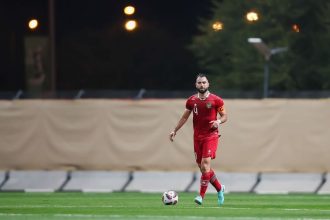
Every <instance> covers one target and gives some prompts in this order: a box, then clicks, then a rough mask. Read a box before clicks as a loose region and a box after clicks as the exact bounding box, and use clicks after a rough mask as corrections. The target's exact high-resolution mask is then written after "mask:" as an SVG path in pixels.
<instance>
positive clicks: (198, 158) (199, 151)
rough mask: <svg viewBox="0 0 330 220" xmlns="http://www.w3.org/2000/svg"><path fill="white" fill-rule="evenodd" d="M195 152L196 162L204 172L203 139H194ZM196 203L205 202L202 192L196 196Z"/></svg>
mask: <svg viewBox="0 0 330 220" xmlns="http://www.w3.org/2000/svg"><path fill="white" fill-rule="evenodd" d="M194 153H195V159H196V163H197V165H198V167H199V169H200V171H201V172H202V166H201V163H202V155H203V152H202V145H201V141H200V140H197V139H194ZM200 182H201V183H202V177H201V181H200ZM194 201H195V203H197V204H198V205H201V204H202V203H203V197H202V196H201V194H199V195H198V196H196V197H195V200H194Z"/></svg>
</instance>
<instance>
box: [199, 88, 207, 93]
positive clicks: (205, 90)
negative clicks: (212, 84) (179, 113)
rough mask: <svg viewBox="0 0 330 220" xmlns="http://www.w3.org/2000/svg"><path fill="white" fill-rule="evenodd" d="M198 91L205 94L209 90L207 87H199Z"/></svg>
mask: <svg viewBox="0 0 330 220" xmlns="http://www.w3.org/2000/svg"><path fill="white" fill-rule="evenodd" d="M197 91H198V92H199V93H200V94H204V93H206V92H207V91H208V89H207V88H197Z"/></svg>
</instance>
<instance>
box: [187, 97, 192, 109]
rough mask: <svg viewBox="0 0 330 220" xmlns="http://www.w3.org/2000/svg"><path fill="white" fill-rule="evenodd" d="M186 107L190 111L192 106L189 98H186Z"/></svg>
mask: <svg viewBox="0 0 330 220" xmlns="http://www.w3.org/2000/svg"><path fill="white" fill-rule="evenodd" d="M186 109H188V110H190V111H192V109H193V106H192V103H191V100H190V99H188V100H187V101H186Z"/></svg>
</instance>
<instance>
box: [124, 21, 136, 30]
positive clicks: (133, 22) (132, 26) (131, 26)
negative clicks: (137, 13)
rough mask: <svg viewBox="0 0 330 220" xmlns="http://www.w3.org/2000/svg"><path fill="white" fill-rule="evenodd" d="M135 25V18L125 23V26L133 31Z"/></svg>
mask: <svg viewBox="0 0 330 220" xmlns="http://www.w3.org/2000/svg"><path fill="white" fill-rule="evenodd" d="M136 27H137V22H136V21H135V20H129V21H127V22H126V23H125V28H126V30H128V31H133V30H134V29H135V28H136Z"/></svg>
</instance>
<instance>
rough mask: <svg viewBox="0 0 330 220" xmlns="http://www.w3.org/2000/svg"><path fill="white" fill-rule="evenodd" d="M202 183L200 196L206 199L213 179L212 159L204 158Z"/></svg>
mask: <svg viewBox="0 0 330 220" xmlns="http://www.w3.org/2000/svg"><path fill="white" fill-rule="evenodd" d="M200 170H201V173H202V175H201V182H200V189H199V195H200V196H201V197H202V198H204V196H205V193H206V190H207V187H208V185H209V182H210V179H211V172H210V170H211V157H207V158H202V160H201V165H200Z"/></svg>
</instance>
